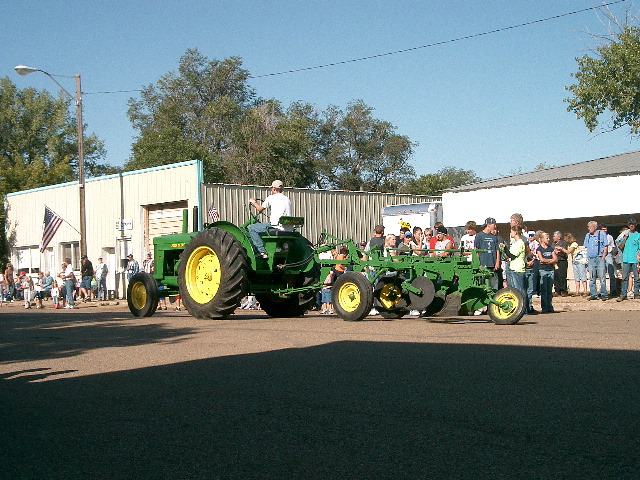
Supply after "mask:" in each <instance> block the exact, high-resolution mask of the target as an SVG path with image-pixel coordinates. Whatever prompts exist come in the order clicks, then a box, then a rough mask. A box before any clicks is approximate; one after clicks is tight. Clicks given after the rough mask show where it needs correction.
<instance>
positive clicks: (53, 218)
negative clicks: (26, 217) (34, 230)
mask: <svg viewBox="0 0 640 480" xmlns="http://www.w3.org/2000/svg"><path fill="white" fill-rule="evenodd" d="M62 222H63V220H62V218H60V217H59V216H58V214H57V213H55V212H54V211H53V210H51V209H50V208H49V207H47V206H46V205H45V206H44V230H43V231H42V241H41V242H40V253H42V252H44V251H45V249H46V248H47V246H48V245H49V242H50V241H51V239H52V238H53V236H54V235H55V234H56V232H57V231H58V228H60V225H62Z"/></svg>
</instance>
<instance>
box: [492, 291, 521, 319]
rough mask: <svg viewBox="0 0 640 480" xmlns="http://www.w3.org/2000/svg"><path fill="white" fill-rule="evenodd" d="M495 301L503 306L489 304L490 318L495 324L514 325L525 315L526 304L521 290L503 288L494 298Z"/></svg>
mask: <svg viewBox="0 0 640 480" xmlns="http://www.w3.org/2000/svg"><path fill="white" fill-rule="evenodd" d="M493 299H494V300H496V301H498V302H500V303H501V304H502V305H503V306H502V307H499V306H498V305H495V304H493V303H491V304H489V306H488V307H487V309H488V310H489V317H491V320H492V321H493V323H496V324H498V325H514V324H516V323H518V322H519V321H520V319H521V318H522V316H523V315H524V310H525V302H524V296H523V295H522V293H521V292H520V290H516V289H515V288H503V289H502V290H498V292H497V293H496V294H495V295H494V296H493Z"/></svg>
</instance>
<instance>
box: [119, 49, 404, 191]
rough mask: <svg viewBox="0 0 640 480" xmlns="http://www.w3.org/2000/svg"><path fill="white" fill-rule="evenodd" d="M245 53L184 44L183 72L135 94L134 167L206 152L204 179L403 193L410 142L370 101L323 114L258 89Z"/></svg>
mask: <svg viewBox="0 0 640 480" xmlns="http://www.w3.org/2000/svg"><path fill="white" fill-rule="evenodd" d="M241 67H242V62H241V60H240V59H239V58H238V57H230V58H227V59H225V60H222V61H219V60H211V61H210V60H208V59H207V58H206V57H204V56H203V55H202V54H200V53H199V52H198V50H187V52H185V54H184V55H183V56H182V57H181V59H180V62H179V66H178V71H177V72H170V73H168V74H166V75H164V76H162V77H161V78H160V80H159V81H158V82H157V83H156V84H155V85H150V86H148V87H146V88H145V89H144V91H143V92H142V95H141V99H140V100H135V99H130V100H129V112H128V114H129V118H130V120H131V122H132V123H133V126H134V128H136V129H137V130H139V132H140V135H139V137H138V139H137V140H136V142H135V144H134V146H133V156H132V158H131V159H130V160H129V162H127V164H126V165H125V168H126V169H127V170H132V169H138V168H145V167H150V166H156V165H163V164H168V163H175V162H178V161H184V160H192V159H199V160H202V161H203V163H204V171H205V181H206V182H227V183H239V184H260V183H265V182H266V181H267V179H272V178H279V179H281V180H283V181H284V182H285V184H286V185H291V186H297V187H311V186H315V187H318V188H338V189H348V190H382V191H397V190H398V189H399V188H400V187H401V186H402V185H403V184H404V183H406V182H407V181H408V180H409V179H410V178H411V177H412V176H413V174H414V172H413V168H412V167H411V166H410V165H409V163H408V162H409V158H410V156H411V154H412V150H413V144H412V143H411V142H410V141H409V139H408V138H407V137H405V136H402V135H398V134H397V133H396V132H395V127H393V126H392V125H391V124H390V123H388V122H384V121H381V120H377V119H374V118H373V116H372V109H371V108H370V107H368V106H366V105H365V104H364V103H363V102H360V101H359V102H354V103H352V104H350V105H349V106H348V108H347V110H346V111H345V112H342V111H341V110H340V109H338V108H337V107H333V106H331V107H329V108H327V109H326V110H325V111H324V112H318V111H317V110H316V109H315V107H313V106H312V105H309V104H307V103H303V102H297V103H294V104H292V105H291V106H290V107H289V108H287V109H284V108H283V107H282V105H281V104H280V102H278V101H277V100H274V99H271V100H264V99H260V98H258V97H257V96H256V93H255V91H254V90H253V89H252V88H250V87H249V86H248V84H247V81H248V78H249V72H248V71H246V70H244V69H243V68H241Z"/></svg>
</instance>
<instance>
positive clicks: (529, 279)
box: [524, 268, 537, 309]
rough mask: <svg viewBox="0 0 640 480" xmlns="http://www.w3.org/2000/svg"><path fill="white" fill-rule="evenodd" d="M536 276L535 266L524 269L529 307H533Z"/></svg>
mask: <svg viewBox="0 0 640 480" xmlns="http://www.w3.org/2000/svg"><path fill="white" fill-rule="evenodd" d="M536 277H537V272H536V269H535V268H531V269H529V270H525V271H524V281H525V285H526V288H527V308H528V309H531V308H532V306H533V303H532V302H531V298H532V297H533V292H534V291H535V289H536Z"/></svg>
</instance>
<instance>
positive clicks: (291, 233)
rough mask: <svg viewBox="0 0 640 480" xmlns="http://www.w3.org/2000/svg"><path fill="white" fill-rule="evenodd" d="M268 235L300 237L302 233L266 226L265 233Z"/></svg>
mask: <svg viewBox="0 0 640 480" xmlns="http://www.w3.org/2000/svg"><path fill="white" fill-rule="evenodd" d="M266 234H267V235H268V236H270V237H301V236H302V234H300V233H299V232H294V231H287V230H278V229H277V228H273V227H269V228H267V233H266Z"/></svg>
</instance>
